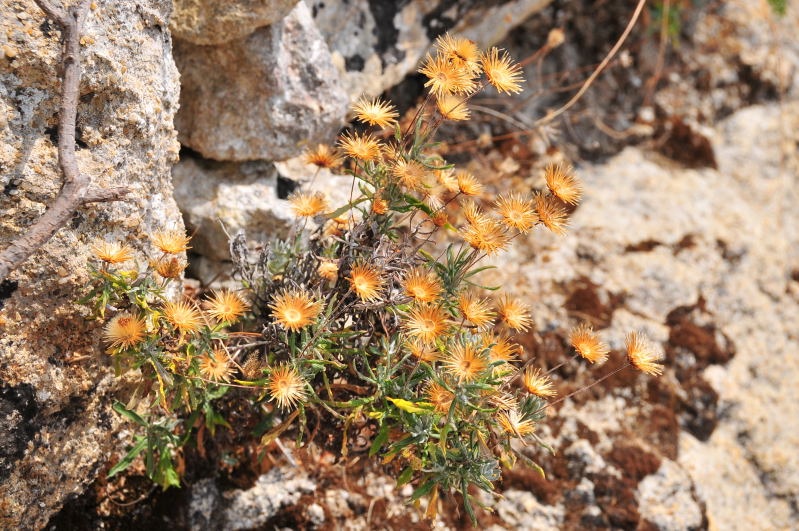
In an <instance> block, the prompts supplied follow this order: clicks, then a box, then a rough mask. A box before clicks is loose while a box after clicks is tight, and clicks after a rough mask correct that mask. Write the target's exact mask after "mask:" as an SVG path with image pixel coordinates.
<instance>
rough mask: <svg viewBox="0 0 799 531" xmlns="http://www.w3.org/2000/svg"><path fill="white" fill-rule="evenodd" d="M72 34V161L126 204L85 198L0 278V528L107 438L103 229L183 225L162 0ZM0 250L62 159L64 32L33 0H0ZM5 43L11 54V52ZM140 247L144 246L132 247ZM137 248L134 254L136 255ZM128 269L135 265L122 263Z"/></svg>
mask: <svg viewBox="0 0 799 531" xmlns="http://www.w3.org/2000/svg"><path fill="white" fill-rule="evenodd" d="M92 5H93V6H94V9H92V10H91V11H90V12H89V14H88V17H87V20H86V24H85V30H84V37H83V39H82V46H81V58H82V65H83V70H84V72H83V79H82V82H81V84H80V96H81V97H80V103H79V105H78V122H77V125H78V127H77V139H78V142H77V144H78V146H77V161H78V166H79V168H80V170H81V171H82V172H84V173H86V174H88V175H89V176H90V177H91V180H92V183H93V185H95V186H99V187H110V186H129V187H130V189H131V194H130V197H129V199H128V200H127V201H125V202H118V203H101V204H92V205H89V206H86V207H83V208H81V209H79V210H78V211H77V212H76V213H75V215H74V216H73V218H72V220H71V222H70V223H69V224H68V225H67V226H66V227H64V228H62V229H60V230H59V231H58V232H57V233H56V234H55V235H54V236H53V238H52V239H51V240H50V241H49V242H48V243H47V244H45V245H44V247H42V248H41V249H40V250H38V251H36V252H35V253H34V254H33V255H32V256H31V257H30V258H29V259H28V260H27V261H26V262H25V263H24V264H23V265H22V266H21V267H19V268H18V269H17V270H16V271H15V272H13V273H12V274H11V276H10V277H9V278H8V279H7V280H5V281H4V282H3V283H2V284H0V417H2V419H3V428H2V430H0V431H1V432H2V435H0V527H2V528H23V529H35V528H40V527H42V526H44V525H45V524H46V522H47V520H48V518H49V516H50V515H51V514H52V513H53V512H54V511H55V510H57V509H58V508H59V507H60V505H61V504H62V503H63V501H64V500H65V499H66V498H67V497H68V496H70V495H74V494H76V493H79V492H81V491H82V490H83V488H84V486H85V485H86V484H87V482H89V481H91V480H92V479H93V478H94V477H95V475H96V474H97V473H98V471H99V469H100V467H101V466H102V465H103V464H104V463H105V462H106V460H107V458H108V454H109V451H110V450H111V448H112V447H113V441H112V435H113V433H114V431H115V429H116V428H117V427H118V425H119V424H120V420H119V418H118V417H117V416H115V415H114V414H113V412H112V411H111V409H110V406H111V402H112V400H113V398H114V393H115V390H116V388H117V384H116V379H115V378H114V375H113V369H112V367H111V364H110V361H109V358H108V356H107V355H106V354H105V353H104V352H103V349H102V348H101V345H100V341H99V335H100V334H99V324H98V323H97V322H96V321H87V320H86V317H87V316H88V313H89V312H88V310H87V308H85V307H82V306H80V305H78V304H76V303H75V301H76V300H77V299H78V298H80V297H81V296H83V295H85V294H86V286H87V282H88V280H89V277H88V274H87V270H86V267H85V264H86V260H87V257H88V256H89V254H90V253H89V248H90V246H91V244H92V243H93V242H94V241H95V240H96V239H98V238H103V239H105V240H108V241H120V242H122V243H127V244H130V245H131V246H133V247H134V248H135V249H136V250H137V251H142V250H145V249H147V248H148V245H149V243H148V242H147V238H146V235H147V234H148V233H150V232H154V231H157V230H163V229H174V228H178V229H182V227H183V223H182V220H181V216H180V213H179V212H178V210H177V207H176V205H175V203H174V200H173V199H172V185H171V181H170V174H169V166H170V164H171V163H172V162H174V161H175V160H176V159H177V153H178V143H177V140H176V135H175V131H174V129H173V127H172V120H173V116H174V113H175V110H176V109H177V100H178V73H177V70H176V69H175V66H174V64H173V62H172V58H171V52H170V49H171V39H170V36H169V32H168V30H167V25H168V21H169V14H170V10H171V2H169V1H167V0H131V1H126V2H112V1H106V0H95V1H94V2H92ZM0 35H2V37H1V38H2V39H4V43H2V44H3V46H2V47H3V49H4V50H5V51H4V56H5V57H4V58H2V59H0V190H2V191H0V248H5V247H6V246H7V245H9V244H10V242H12V241H13V240H14V239H15V237H16V236H17V235H19V234H22V233H24V232H25V231H27V230H29V228H30V227H31V226H32V225H33V223H35V222H36V220H37V219H38V218H39V217H40V216H41V214H42V213H43V212H44V211H45V209H46V208H47V207H48V205H50V204H52V202H53V199H54V197H55V196H56V195H57V194H58V191H59V189H60V187H61V184H62V182H63V181H62V175H61V172H60V170H59V168H58V163H57V150H56V145H55V144H56V139H57V124H58V108H59V104H60V95H59V92H60V86H61V81H60V77H59V74H58V72H59V71H60V68H61V67H60V61H61V49H62V46H61V44H60V42H59V39H60V32H59V31H58V30H57V29H56V26H55V24H54V23H53V22H50V21H46V20H45V16H44V13H42V12H41V11H40V10H39V9H38V8H37V7H36V6H35V4H34V2H33V1H32V0H2V1H0ZM10 51H11V52H10ZM140 256H141V254H140ZM141 262H142V260H141V259H140V263H141ZM129 265H130V266H131V267H133V265H134V264H133V263H130V264H129Z"/></svg>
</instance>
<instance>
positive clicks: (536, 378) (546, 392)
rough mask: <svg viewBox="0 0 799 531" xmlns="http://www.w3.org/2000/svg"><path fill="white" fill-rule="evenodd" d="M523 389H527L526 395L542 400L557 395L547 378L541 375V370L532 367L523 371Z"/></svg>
mask: <svg viewBox="0 0 799 531" xmlns="http://www.w3.org/2000/svg"><path fill="white" fill-rule="evenodd" d="M524 387H525V389H527V392H528V393H530V394H532V395H536V396H540V397H542V398H548V397H551V396H555V395H556V394H557V392H556V391H555V389H554V387H553V385H552V380H550V379H549V376H546V375H545V374H541V369H534V368H533V367H528V368H527V370H526V371H524Z"/></svg>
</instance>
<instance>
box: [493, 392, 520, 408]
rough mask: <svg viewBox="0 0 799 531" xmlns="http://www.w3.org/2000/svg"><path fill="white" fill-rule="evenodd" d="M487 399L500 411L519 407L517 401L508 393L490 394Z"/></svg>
mask: <svg viewBox="0 0 799 531" xmlns="http://www.w3.org/2000/svg"><path fill="white" fill-rule="evenodd" d="M488 401H489V402H490V403H491V405H492V406H493V407H495V408H497V409H499V410H500V411H509V410H512V409H516V408H518V407H519V401H518V400H516V397H515V396H513V395H512V394H510V393H497V394H492V395H491V396H490V397H489V399H488Z"/></svg>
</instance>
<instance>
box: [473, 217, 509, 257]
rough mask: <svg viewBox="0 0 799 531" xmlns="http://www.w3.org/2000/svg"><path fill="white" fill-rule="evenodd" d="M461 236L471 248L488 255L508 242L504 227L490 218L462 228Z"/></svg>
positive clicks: (494, 252)
mask: <svg viewBox="0 0 799 531" xmlns="http://www.w3.org/2000/svg"><path fill="white" fill-rule="evenodd" d="M461 236H462V237H463V239H464V240H466V243H468V244H469V245H471V246H472V248H474V249H477V250H478V251H482V252H484V253H486V254H487V255H489V256H490V255H493V254H496V253H498V252H500V251H501V250H503V249H504V248H505V247H507V245H508V243H509V242H510V236H509V235H508V232H507V231H506V230H505V228H504V227H503V226H502V225H500V224H499V222H497V221H495V220H493V219H491V218H486V219H485V220H484V221H483V222H481V223H478V224H475V225H469V226H468V227H466V228H464V229H462V230H461Z"/></svg>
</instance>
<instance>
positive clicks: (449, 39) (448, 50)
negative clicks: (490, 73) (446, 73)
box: [436, 33, 480, 76]
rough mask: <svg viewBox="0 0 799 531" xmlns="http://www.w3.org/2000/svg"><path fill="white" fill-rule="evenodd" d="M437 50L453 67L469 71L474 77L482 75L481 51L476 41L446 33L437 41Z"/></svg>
mask: <svg viewBox="0 0 799 531" xmlns="http://www.w3.org/2000/svg"><path fill="white" fill-rule="evenodd" d="M436 48H438V53H439V54H441V55H443V56H444V57H446V58H447V59H449V61H450V62H451V63H452V64H453V65H455V66H457V67H458V68H462V69H465V70H467V71H469V72H470V73H471V74H472V76H476V75H478V74H479V73H480V49H479V48H478V47H477V44H476V43H475V42H474V41H471V40H469V39H465V38H463V37H453V36H451V35H450V34H449V33H445V34H444V35H439V36H438V38H437V39H436Z"/></svg>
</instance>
